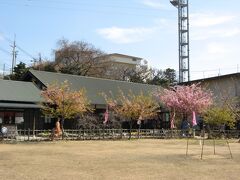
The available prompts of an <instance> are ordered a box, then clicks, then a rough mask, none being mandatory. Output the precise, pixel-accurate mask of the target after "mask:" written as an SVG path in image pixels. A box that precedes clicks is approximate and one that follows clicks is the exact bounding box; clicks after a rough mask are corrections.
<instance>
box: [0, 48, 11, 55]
mask: <svg viewBox="0 0 240 180" xmlns="http://www.w3.org/2000/svg"><path fill="white" fill-rule="evenodd" d="M0 51H2V52H4V53H6V54H8V55H10V54H11V53H10V52H9V51H7V50H5V49H3V48H1V47H0Z"/></svg>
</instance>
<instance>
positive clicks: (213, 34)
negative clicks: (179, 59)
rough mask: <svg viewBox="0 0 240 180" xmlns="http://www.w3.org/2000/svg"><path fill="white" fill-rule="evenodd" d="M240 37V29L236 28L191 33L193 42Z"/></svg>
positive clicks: (201, 30) (202, 30) (200, 30)
mask: <svg viewBox="0 0 240 180" xmlns="http://www.w3.org/2000/svg"><path fill="white" fill-rule="evenodd" d="M238 35H240V27H239V28H238V27H235V28H229V27H227V28H225V27H222V29H219V28H218V29H216V28H212V29H199V30H197V29H196V30H194V31H193V32H192V33H191V39H192V40H207V39H210V38H231V37H235V36H238Z"/></svg>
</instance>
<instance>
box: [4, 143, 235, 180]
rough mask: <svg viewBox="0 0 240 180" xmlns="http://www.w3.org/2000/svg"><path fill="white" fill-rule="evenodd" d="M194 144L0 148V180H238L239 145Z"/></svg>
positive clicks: (75, 144)
mask: <svg viewBox="0 0 240 180" xmlns="http://www.w3.org/2000/svg"><path fill="white" fill-rule="evenodd" d="M216 144H217V145H216V155H213V146H212V143H211V141H209V142H206V146H205V147H204V156H203V160H200V152H201V148H200V144H199V140H190V142H189V156H188V157H186V156H185V152H186V140H131V141H127V140H126V141H55V142H40V143H33V142H32V143H18V144H0V179H3V180H5V179H7V180H11V179H21V180H24V179H31V180H33V179H64V180H65V179H66V180H68V179H78V180H80V179H104V180H105V179H106V180H108V179H109V180H110V179H111V180H115V179H117V180H118V179H134V180H135V179H138V180H139V179H158V180H159V179H160V180H161V179H176V180H181V179H197V180H198V179H199V180H200V179H201V180H204V179H206V180H214V179H217V180H221V179H227V180H228V179H233V180H238V179H239V180H240V143H236V142H232V143H230V146H231V150H232V154H233V159H230V155H229V151H228V147H227V146H226V145H224V143H223V142H220V141H219V142H217V143H216Z"/></svg>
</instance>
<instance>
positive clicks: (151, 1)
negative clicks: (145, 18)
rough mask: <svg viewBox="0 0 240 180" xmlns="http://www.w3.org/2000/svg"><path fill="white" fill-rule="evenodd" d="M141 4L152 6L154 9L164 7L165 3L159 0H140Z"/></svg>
mask: <svg viewBox="0 0 240 180" xmlns="http://www.w3.org/2000/svg"><path fill="white" fill-rule="evenodd" d="M142 4H144V5H146V6H148V7H151V8H154V9H165V8H166V5H165V4H163V2H162V1H161V0H142Z"/></svg>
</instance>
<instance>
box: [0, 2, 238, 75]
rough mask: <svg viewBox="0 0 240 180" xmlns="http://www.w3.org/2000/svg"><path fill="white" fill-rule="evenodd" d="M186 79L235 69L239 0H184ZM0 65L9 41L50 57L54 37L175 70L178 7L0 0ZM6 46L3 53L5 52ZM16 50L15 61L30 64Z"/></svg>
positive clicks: (8, 58) (7, 59)
mask: <svg viewBox="0 0 240 180" xmlns="http://www.w3.org/2000/svg"><path fill="white" fill-rule="evenodd" d="M189 6H190V7H189V8H190V42H191V44H190V45H191V46H190V68H191V79H196V78H203V77H209V76H214V75H218V74H219V73H220V74H226V73H234V72H237V64H239V71H240V58H239V53H238V52H239V47H240V46H239V45H240V12H239V7H240V1H239V0H229V1H227V0H208V1H207V0H205V1H202V0H189ZM0 9H1V10H0V22H1V23H0V69H2V66H3V64H6V67H7V68H8V69H9V68H10V66H11V55H10V54H8V53H7V52H10V51H11V47H10V42H9V40H13V37H14V34H16V41H17V45H18V46H19V47H21V48H22V49H24V50H25V51H26V52H28V53H29V54H30V55H31V56H33V57H38V53H41V54H42V56H43V57H45V58H48V59H53V54H52V50H53V49H54V48H56V42H57V40H59V39H61V38H63V37H64V38H67V39H69V40H71V41H74V40H84V41H87V42H90V43H92V44H94V45H95V46H96V47H98V48H100V49H102V50H104V51H105V52H107V53H114V52H117V53H123V54H129V55H133V56H139V57H142V58H144V59H146V60H148V62H149V64H150V65H151V66H153V67H156V68H161V69H164V68H168V67H170V68H174V69H176V70H177V69H178V41H177V40H178V37H177V9H176V8H174V7H173V6H172V5H171V4H170V3H169V0H98V1H97V0H0ZM6 51H7V52H6ZM30 55H26V53H23V52H22V51H19V52H18V57H17V62H19V61H23V62H25V63H27V64H30V63H31V61H30V60H31V56H30Z"/></svg>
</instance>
